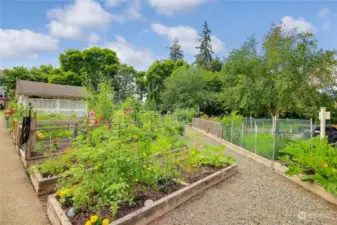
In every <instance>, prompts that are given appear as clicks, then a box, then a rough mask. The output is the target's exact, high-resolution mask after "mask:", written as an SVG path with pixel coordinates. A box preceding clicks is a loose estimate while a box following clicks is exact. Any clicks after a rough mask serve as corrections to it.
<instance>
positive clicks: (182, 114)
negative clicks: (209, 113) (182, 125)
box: [173, 108, 197, 122]
mask: <svg viewBox="0 0 337 225" xmlns="http://www.w3.org/2000/svg"><path fill="white" fill-rule="evenodd" d="M196 115H197V111H196V110H195V109H192V108H189V109H176V110H175V111H174V112H173V116H174V117H176V118H178V119H180V120H183V121H189V122H191V121H192V118H193V117H195V116H196Z"/></svg>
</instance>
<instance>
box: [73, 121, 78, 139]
mask: <svg viewBox="0 0 337 225" xmlns="http://www.w3.org/2000/svg"><path fill="white" fill-rule="evenodd" d="M77 127H78V123H76V124H75V128H74V130H73V138H74V139H75V138H76V137H77Z"/></svg>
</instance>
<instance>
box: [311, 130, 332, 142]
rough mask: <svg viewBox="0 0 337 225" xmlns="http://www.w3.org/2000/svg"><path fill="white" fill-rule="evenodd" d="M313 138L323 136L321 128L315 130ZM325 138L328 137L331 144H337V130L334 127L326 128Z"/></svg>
mask: <svg viewBox="0 0 337 225" xmlns="http://www.w3.org/2000/svg"><path fill="white" fill-rule="evenodd" d="M312 132H313V134H312V136H313V137H315V136H319V135H320V134H321V128H320V127H319V126H317V127H315V128H314V129H313V131H312ZM325 136H327V137H328V142H329V143H331V144H337V129H336V128H335V127H332V126H325Z"/></svg>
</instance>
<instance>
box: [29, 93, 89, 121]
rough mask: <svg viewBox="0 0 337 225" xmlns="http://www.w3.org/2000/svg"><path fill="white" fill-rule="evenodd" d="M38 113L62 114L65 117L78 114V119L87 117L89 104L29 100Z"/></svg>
mask: <svg viewBox="0 0 337 225" xmlns="http://www.w3.org/2000/svg"><path fill="white" fill-rule="evenodd" d="M28 102H30V103H31V104H32V106H33V108H34V109H35V110H36V111H43V112H53V113H60V114H63V115H65V116H71V115H72V114H76V116H77V117H84V116H86V115H87V103H86V102H84V101H82V100H70V99H69V100H68V99H41V98H28Z"/></svg>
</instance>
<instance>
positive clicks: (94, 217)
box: [90, 215, 98, 223]
mask: <svg viewBox="0 0 337 225" xmlns="http://www.w3.org/2000/svg"><path fill="white" fill-rule="evenodd" d="M97 219H98V216H96V215H95V216H91V217H90V221H91V222H92V223H95V222H96V221H97Z"/></svg>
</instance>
